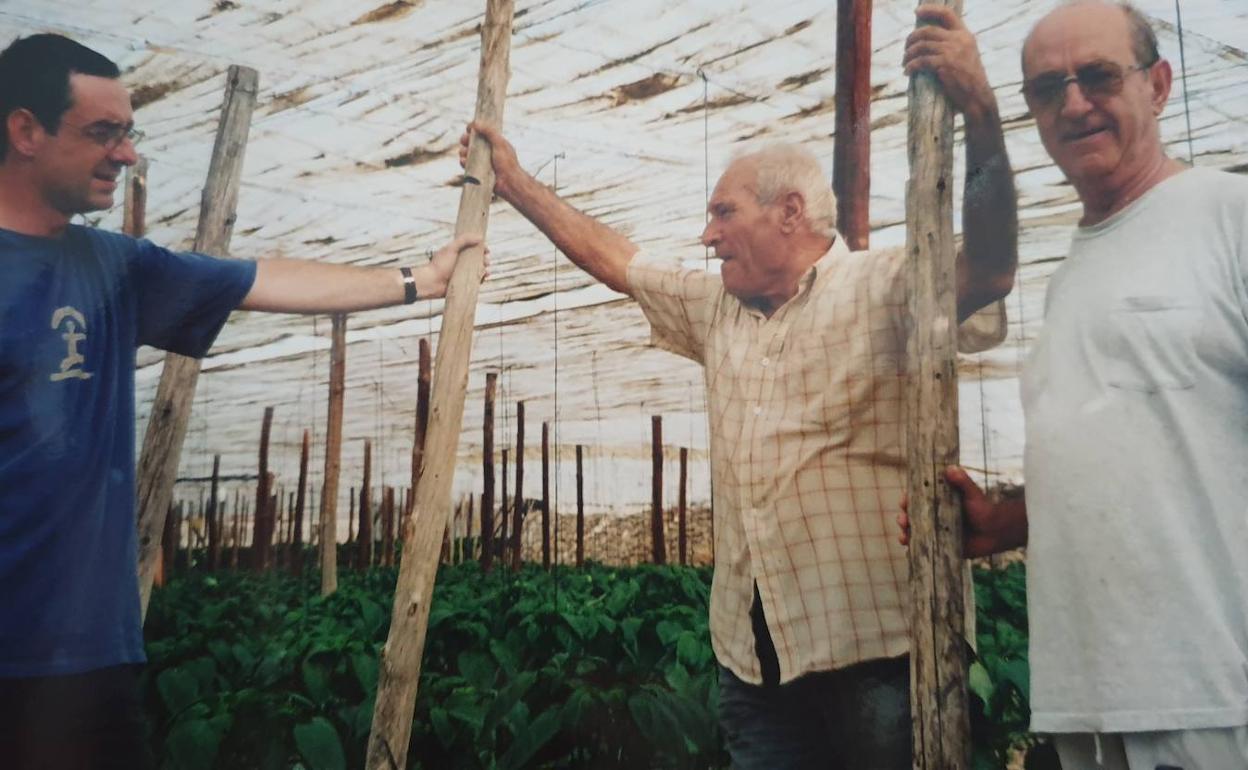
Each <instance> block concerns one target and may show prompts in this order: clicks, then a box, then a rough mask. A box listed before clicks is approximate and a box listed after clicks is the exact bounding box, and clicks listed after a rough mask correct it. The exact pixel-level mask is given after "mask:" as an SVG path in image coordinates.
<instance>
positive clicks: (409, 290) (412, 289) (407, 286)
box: [399, 267, 417, 305]
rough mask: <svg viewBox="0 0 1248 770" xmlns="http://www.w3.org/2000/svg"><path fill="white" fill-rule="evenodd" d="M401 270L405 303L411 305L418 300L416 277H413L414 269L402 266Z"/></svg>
mask: <svg viewBox="0 0 1248 770" xmlns="http://www.w3.org/2000/svg"><path fill="white" fill-rule="evenodd" d="M399 272H400V273H402V274H403V304H404V305H410V304H412V303H413V302H415V301H416V297H417V294H416V279H415V278H413V277H412V269H411V268H410V267H400V268H399Z"/></svg>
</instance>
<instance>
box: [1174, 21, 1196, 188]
mask: <svg viewBox="0 0 1248 770" xmlns="http://www.w3.org/2000/svg"><path fill="white" fill-rule="evenodd" d="M1174 15H1175V17H1176V19H1177V21H1178V26H1179V71H1180V73H1181V79H1182V80H1183V115H1184V117H1186V119H1187V162H1188V163H1189V164H1191V165H1193V166H1195V165H1196V153H1195V151H1194V150H1193V149H1192V110H1191V107H1190V105H1189V104H1188V98H1187V54H1186V52H1185V51H1184V50H1183V12H1182V10H1180V8H1179V0H1174Z"/></svg>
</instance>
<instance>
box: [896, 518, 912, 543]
mask: <svg viewBox="0 0 1248 770" xmlns="http://www.w3.org/2000/svg"><path fill="white" fill-rule="evenodd" d="M897 528H898V529H899V530H900V531H899V532H898V533H897V542H898V543H901V544H902V545H910V517H909V516H907V515H906V514H904V513H899V514H897Z"/></svg>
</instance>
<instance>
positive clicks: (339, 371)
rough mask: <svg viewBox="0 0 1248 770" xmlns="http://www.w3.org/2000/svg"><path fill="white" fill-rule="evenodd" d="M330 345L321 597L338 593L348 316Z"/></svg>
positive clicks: (336, 326) (337, 319)
mask: <svg viewBox="0 0 1248 770" xmlns="http://www.w3.org/2000/svg"><path fill="white" fill-rule="evenodd" d="M330 334H331V338H330V339H331V341H330V345H329V408H328V415H327V416H326V418H325V473H324V479H323V481H322V482H321V526H320V529H321V535H320V540H321V596H329V595H330V594H332V593H333V592H334V591H337V590H338V475H339V473H340V471H341V469H342V401H343V394H344V392H345V387H344V385H345V383H346V379H347V316H346V315H345V314H343V313H335V314H334V316H333V331H331V332H330Z"/></svg>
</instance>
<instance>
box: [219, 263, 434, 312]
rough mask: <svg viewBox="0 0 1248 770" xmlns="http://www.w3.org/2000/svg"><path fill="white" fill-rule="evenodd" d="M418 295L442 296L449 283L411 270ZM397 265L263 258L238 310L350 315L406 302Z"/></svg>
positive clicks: (427, 268) (424, 267) (427, 272)
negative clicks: (365, 265)
mask: <svg viewBox="0 0 1248 770" xmlns="http://www.w3.org/2000/svg"><path fill="white" fill-rule="evenodd" d="M412 278H413V279H414V280H415V283H416V294H417V296H419V297H435V296H439V297H440V296H442V295H444V294H445V293H446V285H445V282H444V281H442V280H441V279H439V278H438V276H437V273H436V271H434V270H433V269H432V267H430V266H429V265H421V266H419V267H413V268H412ZM404 297H405V292H404V287H403V274H402V273H401V272H399V268H397V267H356V266H352V265H335V264H329V263H324V262H312V261H309V260H301V259H262V260H260V261H259V262H257V264H256V282H255V283H254V284H253V285H252V287H251V291H250V292H248V293H247V296H246V297H245V298H244V299H243V302H242V304H241V305H239V309H241V310H260V311H266V312H271V313H349V312H355V311H357V310H371V309H373V308H379V307H388V306H390V305H399V304H402V302H403V300H404Z"/></svg>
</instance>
